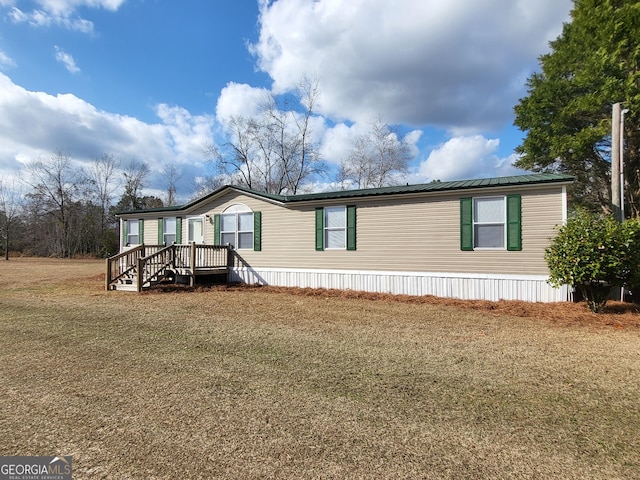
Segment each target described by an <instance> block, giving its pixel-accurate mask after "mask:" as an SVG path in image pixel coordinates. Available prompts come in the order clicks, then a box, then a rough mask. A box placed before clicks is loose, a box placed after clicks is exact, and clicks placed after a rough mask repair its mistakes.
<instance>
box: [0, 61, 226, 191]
mask: <svg viewBox="0 0 640 480" xmlns="http://www.w3.org/2000/svg"><path fill="white" fill-rule="evenodd" d="M156 113H157V115H158V118H159V120H160V122H159V123H155V124H149V123H145V122H142V121H140V120H138V119H136V118H133V117H129V116H124V115H117V114H113V113H109V112H105V111H102V110H98V109H96V108H95V107H94V106H93V105H91V104H89V103H87V102H86V101H84V100H82V99H80V98H78V97H76V96H75V95H71V94H64V95H63V94H59V95H56V96H54V95H49V94H47V93H44V92H31V91H28V90H26V89H24V88H23V87H20V86H18V85H15V84H14V83H13V82H12V81H11V79H10V78H9V77H7V76H6V75H3V74H1V73H0V175H10V176H15V175H16V174H17V172H18V170H19V169H20V167H21V165H22V164H24V163H26V162H28V161H30V160H33V159H37V158H39V157H40V156H44V157H48V156H49V155H51V154H52V153H53V152H56V151H63V152H65V153H68V154H69V155H71V156H72V157H73V158H74V159H75V160H77V161H78V162H79V163H80V164H82V163H86V162H89V161H91V160H92V159H93V158H96V157H99V156H100V155H102V154H103V153H111V154H114V155H116V156H118V157H120V158H122V159H123V160H129V159H133V158H136V159H138V160H142V161H145V162H147V163H148V164H149V165H150V167H151V170H152V173H154V174H157V173H158V172H161V171H162V169H163V168H164V166H165V165H166V164H168V163H174V164H178V165H180V166H181V167H183V169H184V170H187V169H189V173H188V174H187V173H186V172H185V174H184V176H185V177H187V178H194V177H195V176H196V175H197V174H200V175H202V174H203V173H204V170H203V168H204V167H203V155H202V152H203V150H204V148H205V146H206V145H207V144H208V143H211V142H213V139H212V130H213V124H214V119H213V117H211V116H194V115H191V114H190V113H189V112H188V111H186V110H184V109H181V108H178V107H169V106H167V105H159V106H157V108H156ZM150 186H151V187H155V188H157V187H158V185H155V186H154V185H150Z"/></svg>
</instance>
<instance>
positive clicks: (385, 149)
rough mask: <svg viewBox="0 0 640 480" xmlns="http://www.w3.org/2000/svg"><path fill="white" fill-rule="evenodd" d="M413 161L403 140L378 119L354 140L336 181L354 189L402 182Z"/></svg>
mask: <svg viewBox="0 0 640 480" xmlns="http://www.w3.org/2000/svg"><path fill="white" fill-rule="evenodd" d="M412 158H413V155H412V148H411V145H410V144H409V142H408V141H407V139H406V138H404V137H401V136H400V134H399V132H398V131H397V130H395V129H394V128H392V127H390V126H389V125H387V124H386V123H383V122H382V121H381V120H380V119H378V121H376V122H375V123H373V124H372V125H371V129H370V130H369V131H368V132H366V133H364V134H362V135H359V136H358V137H356V139H355V141H354V145H353V149H352V151H351V153H350V154H349V157H348V158H347V159H346V160H343V161H342V162H341V165H340V171H339V173H338V181H339V182H340V183H342V184H343V185H350V186H352V187H354V188H380V187H385V186H390V185H398V184H400V183H402V182H403V181H404V178H405V176H406V174H407V173H408V170H409V162H410V161H411V159H412Z"/></svg>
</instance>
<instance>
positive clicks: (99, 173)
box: [88, 153, 120, 232]
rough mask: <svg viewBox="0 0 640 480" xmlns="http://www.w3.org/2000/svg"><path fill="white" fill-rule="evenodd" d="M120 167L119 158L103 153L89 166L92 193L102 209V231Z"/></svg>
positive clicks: (102, 230) (116, 185) (116, 186)
mask: <svg viewBox="0 0 640 480" xmlns="http://www.w3.org/2000/svg"><path fill="white" fill-rule="evenodd" d="M118 168H120V160H119V159H118V158H116V157H115V156H114V155H112V154H109V153H103V154H102V156H100V157H98V158H95V159H94V160H93V162H92V163H91V166H90V167H89V173H88V174H89V182H90V184H91V185H92V186H93V188H94V191H93V194H94V196H95V198H96V200H97V203H98V205H99V206H100V208H101V210H102V217H101V219H100V229H101V232H104V229H105V227H106V226H107V223H108V221H107V219H108V218H109V207H110V206H111V202H112V200H113V194H114V193H115V191H116V189H117V188H118V184H117V182H116V173H117V171H118Z"/></svg>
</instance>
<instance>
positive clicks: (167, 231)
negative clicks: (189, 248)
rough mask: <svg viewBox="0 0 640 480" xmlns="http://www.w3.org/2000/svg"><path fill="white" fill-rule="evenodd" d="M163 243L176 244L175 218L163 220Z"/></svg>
mask: <svg viewBox="0 0 640 480" xmlns="http://www.w3.org/2000/svg"><path fill="white" fill-rule="evenodd" d="M162 231H163V232H164V234H163V243H164V244H165V245H173V244H174V243H176V217H165V218H164V219H163V229H162Z"/></svg>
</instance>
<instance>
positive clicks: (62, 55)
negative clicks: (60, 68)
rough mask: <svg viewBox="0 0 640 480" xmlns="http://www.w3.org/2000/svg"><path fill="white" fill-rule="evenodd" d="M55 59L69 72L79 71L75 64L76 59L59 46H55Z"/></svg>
mask: <svg viewBox="0 0 640 480" xmlns="http://www.w3.org/2000/svg"><path fill="white" fill-rule="evenodd" d="M55 50H56V61H58V62H59V63H61V64H63V65H64V68H66V69H67V70H69V72H71V73H80V68H78V66H77V65H76V61H75V60H74V58H73V56H72V55H71V54H70V53H67V52H65V51H64V50H62V49H61V48H60V47H59V46H57V45H56V46H55Z"/></svg>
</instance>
